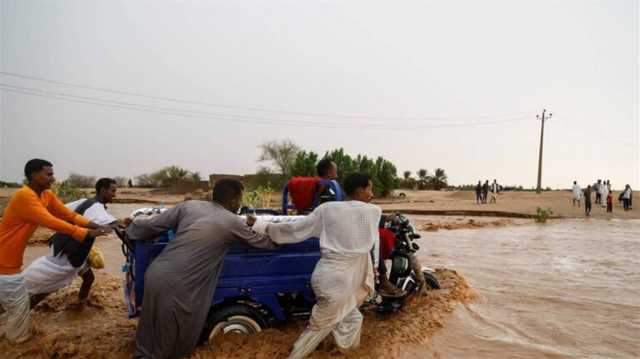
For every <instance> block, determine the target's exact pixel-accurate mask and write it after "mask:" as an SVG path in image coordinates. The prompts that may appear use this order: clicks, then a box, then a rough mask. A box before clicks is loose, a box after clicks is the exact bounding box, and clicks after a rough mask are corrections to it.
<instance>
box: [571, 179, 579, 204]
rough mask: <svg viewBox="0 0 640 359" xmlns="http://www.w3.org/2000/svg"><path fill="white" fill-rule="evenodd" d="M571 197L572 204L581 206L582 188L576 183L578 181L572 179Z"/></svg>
mask: <svg viewBox="0 0 640 359" xmlns="http://www.w3.org/2000/svg"><path fill="white" fill-rule="evenodd" d="M571 198H572V199H573V206H574V207H575V206H576V203H577V204H578V207H582V204H581V203H580V200H582V188H580V185H579V184H578V181H573V189H572V190H571Z"/></svg>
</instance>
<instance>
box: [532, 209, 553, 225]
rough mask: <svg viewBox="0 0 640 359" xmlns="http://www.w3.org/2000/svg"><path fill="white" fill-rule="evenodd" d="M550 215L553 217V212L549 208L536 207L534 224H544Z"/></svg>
mask: <svg viewBox="0 0 640 359" xmlns="http://www.w3.org/2000/svg"><path fill="white" fill-rule="evenodd" d="M552 215H553V211H552V210H551V208H542V207H538V208H537V209H536V214H535V217H534V219H535V221H536V223H545V222H547V219H548V218H549V217H551V216H552Z"/></svg>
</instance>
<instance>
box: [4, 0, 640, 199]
mask: <svg viewBox="0 0 640 359" xmlns="http://www.w3.org/2000/svg"><path fill="white" fill-rule="evenodd" d="M0 1H1V4H2V6H1V8H0V11H1V15H0V21H1V27H0V29H1V32H2V33H1V37H0V41H1V44H0V45H1V46H0V50H1V52H2V56H1V57H0V69H1V70H0V71H2V72H8V73H13V74H21V75H27V76H32V77H36V78H42V79H50V80H55V81H60V82H64V83H70V84H77V85H83V86H90V87H95V88H102V89H112V90H118V91H125V92H133V93H139V94H146V95H152V96H160V97H167V98H174V99H182V100H188V101H199V102H206V103H210V104H220V105H231V106H237V107H235V108H222V107H212V106H204V105H196V104H193V103H184V102H183V103H179V102H170V101H166V100H157V99H156V100H154V99H149V98H144V97H136V96H130V95H122V94H115V93H109V92H101V91H95V90H90V89H86V88H81V87H70V86H64V85H60V84H53V83H47V82H42V81H37V80H29V79H25V78H18V77H13V76H9V75H6V74H5V75H2V74H0V83H1V84H2V85H0V86H4V88H5V89H7V88H8V89H13V90H14V91H13V92H12V91H7V90H4V91H2V90H0V94H1V95H0V179H5V180H20V179H21V176H22V169H23V166H24V163H25V162H26V161H27V160H28V159H30V158H33V157H41V158H45V159H49V160H50V161H52V162H53V163H54V168H55V170H56V172H57V173H58V177H59V178H64V177H66V175H68V174H69V172H71V171H74V172H78V173H81V174H88V175H96V176H136V175H139V174H142V173H145V172H150V171H153V170H155V169H157V168H159V167H162V166H165V165H170V164H177V165H180V166H183V167H187V168H189V169H193V170H199V171H200V172H201V173H202V174H203V175H206V174H208V173H212V172H216V173H239V174H240V173H247V172H254V171H255V170H256V169H257V168H258V167H259V166H260V164H259V163H257V161H256V159H257V157H258V154H259V151H258V149H257V145H258V144H259V143H261V142H263V141H265V140H270V139H284V138H290V139H292V140H293V141H295V142H296V143H298V144H299V145H300V146H302V147H303V148H305V149H310V150H314V151H317V152H320V153H324V151H326V150H328V149H333V148H337V147H344V148H345V149H346V150H347V151H348V152H349V153H351V154H356V153H362V154H367V155H372V156H375V155H382V156H384V157H386V158H388V159H390V160H391V161H393V162H394V163H395V164H396V165H397V166H398V171H399V174H400V175H401V173H402V171H403V170H405V169H408V170H411V171H414V172H415V171H416V170H417V169H419V168H427V169H429V171H432V170H433V169H434V168H435V167H442V168H445V169H446V171H447V173H448V175H449V177H450V181H451V182H452V183H453V184H462V183H473V182H476V181H477V180H478V179H480V178H482V179H485V178H486V179H493V178H497V179H498V181H499V182H501V183H505V184H522V185H524V186H527V187H531V186H534V185H535V181H536V175H537V156H538V141H539V132H540V126H539V125H540V124H539V122H538V121H536V119H535V115H536V113H540V112H541V111H542V109H543V108H547V109H549V111H550V112H552V113H553V114H554V116H553V117H552V119H551V120H549V121H548V122H547V126H546V128H545V157H544V171H543V185H544V186H552V187H568V186H569V184H570V182H571V181H573V180H574V179H577V180H578V181H579V182H580V183H583V184H585V183H587V182H592V181H595V180H596V179H597V178H608V179H611V181H612V183H613V185H614V187H616V188H620V187H621V186H623V185H624V184H625V183H630V184H632V186H634V187H635V188H640V172H639V171H640V153H639V144H638V143H639V138H640V128H639V126H638V122H639V104H640V102H639V100H638V96H639V91H638V83H639V81H640V80H639V72H638V68H639V61H640V59H639V56H638V41H639V38H638V33H639V24H638V17H639V6H638V1H631V0H629V1H614V0H607V1H569V0H564V1H544V0H542V1H533V0H531V1H446V2H444V1H415V2H413V1H403V2H399V1H394V2H388V1H386V2H376V1H317V2H311V1H276V0H270V1H240V2H232V1H217V2H212V1H162V2H161V1H114V0H109V1H62V0H60V1H29V0H0ZM8 85H11V86H20V88H16V87H8ZM25 88H26V89H32V90H37V91H39V92H37V93H38V94H40V95H41V96H33V95H27V94H24V93H16V92H15V90H21V91H25V90H24V89H25ZM42 91H44V92H42ZM31 93H33V92H31ZM55 94H66V95H71V96H75V97H73V98H69V97H66V98H67V100H60V99H55V98H52V96H59V95H55ZM81 97H82V98H81ZM68 99H71V101H68ZM94 99H97V100H98V101H112V102H111V105H108V106H99V105H95V104H89V103H86V102H88V101H95V100H94ZM78 101H84V102H85V103H79V102H78ZM113 101H119V103H120V104H122V103H125V104H126V103H134V104H139V105H144V106H151V107H146V108H147V109H152V110H155V111H156V112H145V111H135V110H131V109H126V108H122V107H120V108H118V107H114V106H113V105H114V103H113ZM166 108H171V109H179V110H180V111H181V112H180V113H179V114H176V113H172V114H168V113H166V112H167V111H166V110H162V111H160V112H164V113H158V109H166ZM248 108H260V109H273V110H283V111H290V112H300V113H315V114H328V115H322V116H306V115H302V114H298V115H292V114H285V113H280V112H266V111H262V110H250V109H248ZM185 111H187V112H188V111H191V112H190V114H185ZM194 112H197V113H198V114H197V116H196V115H194ZM203 112H206V114H202V113H203ZM222 115H224V116H227V117H226V119H227V120H221V119H220V117H221V116H222ZM338 115H339V116H338ZM345 115H367V116H369V117H356V116H345ZM256 118H257V119H256ZM503 120H514V121H506V122H495V121H503ZM282 121H288V122H287V123H288V125H282V124H281V122H282ZM492 121H493V123H490V124H487V122H492ZM310 122H313V123H315V125H310V124H309V123H310ZM477 122H480V123H483V124H482V125H477V126H468V124H470V123H477ZM318 123H320V124H321V125H323V126H324V127H323V126H320V125H318ZM327 125H328V126H327ZM454 125H455V126H454ZM458 125H459V126H458ZM327 127H333V128H327ZM375 127H378V128H383V129H382V130H381V129H374V128H375ZM385 129H386V130H385Z"/></svg>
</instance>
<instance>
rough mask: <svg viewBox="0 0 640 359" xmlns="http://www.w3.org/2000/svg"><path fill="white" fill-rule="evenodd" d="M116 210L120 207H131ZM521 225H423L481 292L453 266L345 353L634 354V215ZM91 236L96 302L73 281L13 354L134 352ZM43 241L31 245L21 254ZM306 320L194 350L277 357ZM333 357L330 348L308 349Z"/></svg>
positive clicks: (433, 244)
mask: <svg viewBox="0 0 640 359" xmlns="http://www.w3.org/2000/svg"><path fill="white" fill-rule="evenodd" d="M139 206H140V205H136V207H135V208H138V207H139ZM118 209H120V210H122V211H123V215H122V216H124V215H127V214H128V213H129V212H130V210H132V209H134V208H118ZM122 216H120V217H122ZM412 219H413V220H414V221H416V222H418V221H417V220H433V218H432V217H420V216H415V217H412ZM517 224H518V225H515V226H507V227H502V228H482V229H462V230H451V231H438V232H422V234H423V236H424V237H423V239H421V240H420V241H419V243H420V245H421V246H422V247H423V249H422V250H421V252H420V257H421V258H422V260H423V262H424V263H425V264H427V265H430V266H433V267H441V268H449V269H454V270H456V271H457V273H458V274H460V275H461V276H463V277H464V278H466V279H467V281H468V283H469V285H470V286H471V287H472V288H473V289H474V291H475V294H477V296H478V297H477V299H476V300H475V301H469V300H466V299H465V298H467V297H468V296H469V295H470V293H469V292H468V291H467V290H466V289H465V288H466V283H465V282H464V280H463V279H461V278H460V277H459V276H457V275H456V274H455V273H454V272H450V271H446V270H445V271H440V272H439V276H440V278H441V280H443V283H446V284H445V289H443V290H442V291H436V292H434V293H432V294H430V296H429V297H427V298H424V299H420V300H418V301H417V302H415V303H414V304H412V305H410V306H408V307H407V309H406V310H405V311H403V313H400V314H399V315H396V316H391V317H385V318H378V317H377V316H371V315H369V316H367V319H366V320H365V324H364V328H363V347H362V348H360V349H359V350H357V351H355V352H352V353H350V354H348V355H346V356H345V357H347V358H361V357H362V358H364V357H371V358H373V357H381V355H382V353H385V354H384V355H383V356H385V357H392V358H545V357H546V358H639V357H640V221H638V220H624V221H623V220H609V221H606V220H563V221H554V222H550V223H548V224H546V225H534V224H528V222H522V223H517ZM98 246H99V247H100V248H102V250H103V252H104V253H105V257H106V269H105V270H104V271H98V272H100V273H99V275H100V276H101V277H99V279H98V281H97V288H95V291H94V294H92V301H93V302H92V305H90V306H88V307H85V309H84V311H82V313H80V314H81V315H79V316H78V315H75V314H76V309H73V308H74V306H73V302H74V300H75V295H76V294H75V293H76V292H77V288H75V289H71V290H69V291H63V292H60V293H58V294H56V296H54V297H53V298H51V299H50V303H47V302H45V303H44V305H42V308H40V309H39V310H36V312H35V314H34V320H35V321H36V322H37V323H39V325H40V326H41V327H40V328H41V329H40V333H41V334H40V335H39V337H38V338H39V339H38V340H36V341H33V342H32V343H31V344H30V345H29V346H26V347H12V346H8V347H7V346H6V343H4V342H2V341H0V350H4V351H6V350H9V351H8V353H11V354H12V355H9V357H15V356H20V355H26V357H53V356H56V355H60V356H62V357H87V356H93V355H94V354H96V351H97V352H101V353H102V354H103V355H97V356H95V357H119V358H120V357H122V358H125V357H128V356H129V355H130V352H131V350H132V346H133V338H134V332H135V323H136V321H135V320H126V319H125V308H124V305H123V304H122V294H121V291H122V289H121V288H120V285H119V283H120V279H119V278H121V273H120V268H121V265H122V262H123V257H122V255H121V254H120V242H119V240H117V239H116V238H115V237H110V238H109V237H108V238H105V239H99V240H98ZM47 250H48V249H47V248H46V247H43V246H39V247H29V249H28V250H27V253H26V258H25V264H26V263H29V262H30V260H31V259H33V258H35V257H37V256H39V255H42V254H45V253H46V252H47ZM105 271H106V272H107V273H104V272H105ZM114 275H115V276H117V278H118V279H114V278H113V276H114ZM445 278H448V279H445ZM77 285H78V283H77V282H76V283H75V287H77ZM67 302H69V303H72V304H70V305H67V304H66V303H67ZM76 316H78V318H76ZM303 325H304V321H298V322H294V323H291V324H289V325H283V326H281V327H278V328H274V329H269V330H267V331H265V332H263V333H261V335H260V336H258V337H255V338H236V339H234V338H226V339H221V340H220V341H217V342H216V347H215V349H214V350H213V351H209V350H205V349H201V350H199V351H198V354H196V357H203V358H209V357H238V358H245V357H246V358H249V357H264V358H279V357H284V356H286V353H288V350H289V349H290V346H291V344H292V343H293V341H294V340H295V338H296V337H297V335H298V333H299V332H300V331H301V330H302V327H303ZM71 328H72V329H73V330H70V329H71ZM83 332H84V333H92V334H91V335H90V338H86V337H85V338H83V337H82V336H80V335H79V334H78V333H83ZM37 348H44V349H37ZM106 353H110V354H106ZM229 353H233V355H231V354H229ZM90 354H91V355H90ZM335 355H336V353H334V352H333V351H332V350H331V349H330V348H328V349H326V350H323V349H320V350H319V351H317V352H315V353H314V355H313V356H312V357H313V358H329V357H334V356H335Z"/></svg>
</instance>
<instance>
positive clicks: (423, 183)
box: [417, 168, 429, 189]
mask: <svg viewBox="0 0 640 359" xmlns="http://www.w3.org/2000/svg"><path fill="white" fill-rule="evenodd" d="M417 173H418V189H426V188H427V183H428V181H429V171H427V170H426V169H424V168H421V169H419V170H418V172H417Z"/></svg>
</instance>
